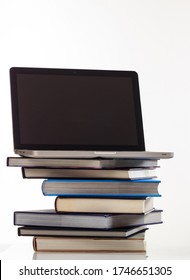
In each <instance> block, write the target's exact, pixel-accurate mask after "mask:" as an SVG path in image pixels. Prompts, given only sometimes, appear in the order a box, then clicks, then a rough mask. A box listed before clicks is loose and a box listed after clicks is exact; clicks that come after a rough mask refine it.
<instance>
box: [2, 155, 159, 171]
mask: <svg viewBox="0 0 190 280" xmlns="http://www.w3.org/2000/svg"><path fill="white" fill-rule="evenodd" d="M7 166H11V167H51V168H94V169H108V168H110V169H111V168H113V169H114V168H142V167H143V168H144V167H157V166H158V160H148V159H146V160H143V159H65V158H29V157H8V158H7Z"/></svg>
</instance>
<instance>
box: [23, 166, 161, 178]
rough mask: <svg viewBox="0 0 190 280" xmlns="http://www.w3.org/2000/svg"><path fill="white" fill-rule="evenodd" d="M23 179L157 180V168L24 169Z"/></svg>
mask: <svg viewBox="0 0 190 280" xmlns="http://www.w3.org/2000/svg"><path fill="white" fill-rule="evenodd" d="M22 175H23V178H101V179H108V178H109V179H145V178H155V177H156V172H155V168H136V169H135V168H131V169H71V168H35V167H34V168H32V167H31V168H30V167H23V168H22Z"/></svg>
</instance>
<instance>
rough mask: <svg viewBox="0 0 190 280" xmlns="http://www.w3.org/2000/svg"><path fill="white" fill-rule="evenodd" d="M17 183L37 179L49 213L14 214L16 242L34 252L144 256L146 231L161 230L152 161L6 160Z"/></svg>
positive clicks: (34, 211)
mask: <svg viewBox="0 0 190 280" xmlns="http://www.w3.org/2000/svg"><path fill="white" fill-rule="evenodd" d="M7 165H8V166H12V167H21V169H22V174H23V178H31V179H34V178H41V179H43V181H42V185H41V187H42V193H43V195H44V196H54V197H55V207H54V209H51V210H49V209H41V210H31V211H15V212H14V225H16V226H18V235H19V236H33V248H34V250H35V251H37V252H130V253H131V252H132V253H133V252H134V253H137V252H146V239H145V233H146V230H147V229H148V226H149V225H152V224H161V223H162V219H161V212H162V210H157V209H155V208H154V198H155V197H160V196H161V195H160V194H159V192H158V186H159V184H160V181H159V180H158V179H156V168H157V167H158V161H157V160H134V159H120V160H119V159H49V158H27V157H8V158H7Z"/></svg>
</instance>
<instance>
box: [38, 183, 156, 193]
mask: <svg viewBox="0 0 190 280" xmlns="http://www.w3.org/2000/svg"><path fill="white" fill-rule="evenodd" d="M159 184H160V181H159V180H155V179H141V180H118V179H113V180H109V179H107V180H106V179H100V180H98V179H94V180H92V179H78V180H77V179H46V180H44V181H43V183H42V193H43V195H52V196H67V195H69V196H80V195H83V196H84V195H86V196H97V197H100V196H103V197H104V196H107V197H109V196H110V197H118V196H120V197H135V196H137V197H143V196H144V197H146V196H158V197H159V196H160V194H159V192H158V186H159Z"/></svg>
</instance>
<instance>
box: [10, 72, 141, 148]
mask: <svg viewBox="0 0 190 280" xmlns="http://www.w3.org/2000/svg"><path fill="white" fill-rule="evenodd" d="M10 78H11V97H12V117H13V136H14V148H15V149H35V150H46V149H47V150H50V149H51V150H94V151H96V150H99V151H104V150H105V151H123V150H125V151H143V150H145V147H144V135H143V125H142V114H141V105H140V96H139V85H138V76H137V73H136V72H133V71H113V70H78V69H46V68H44V69H43V68H20V67H13V68H11V69H10Z"/></svg>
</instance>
